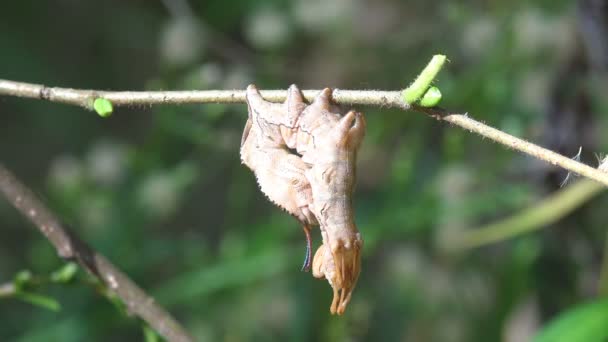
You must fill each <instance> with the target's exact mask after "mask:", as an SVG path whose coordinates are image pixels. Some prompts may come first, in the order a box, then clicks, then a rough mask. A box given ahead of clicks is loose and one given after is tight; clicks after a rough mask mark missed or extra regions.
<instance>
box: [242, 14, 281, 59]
mask: <svg viewBox="0 0 608 342" xmlns="http://www.w3.org/2000/svg"><path fill="white" fill-rule="evenodd" d="M290 31H291V28H290V26H289V21H288V20H287V17H286V16H285V14H284V13H282V12H280V11H278V10H276V9H273V8H263V9H260V10H258V11H256V12H254V13H253V14H252V15H251V16H250V17H249V19H248V21H247V26H246V31H245V34H246V35H247V39H248V40H249V41H250V42H251V43H252V44H253V45H254V46H256V47H259V48H263V49H265V48H274V47H277V46H280V45H281V44H284V43H285V42H286V41H287V39H288V38H289V34H290Z"/></svg>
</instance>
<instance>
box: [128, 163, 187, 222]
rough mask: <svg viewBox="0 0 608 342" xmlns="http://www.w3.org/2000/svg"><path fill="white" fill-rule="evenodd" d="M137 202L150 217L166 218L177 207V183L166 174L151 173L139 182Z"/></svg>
mask: <svg viewBox="0 0 608 342" xmlns="http://www.w3.org/2000/svg"><path fill="white" fill-rule="evenodd" d="M137 201H138V202H139V204H140V205H141V206H142V207H143V209H144V210H145V211H146V212H147V213H149V214H150V216H153V217H158V218H163V217H167V216H168V215H170V214H172V213H174V212H175V210H176V209H177V206H178V201H179V194H178V186H177V183H176V181H175V180H174V179H173V177H171V175H170V174H168V173H166V172H160V171H159V172H156V173H153V174H151V175H149V176H147V177H146V178H144V180H143V181H142V182H141V184H140V186H139V189H138V191H137Z"/></svg>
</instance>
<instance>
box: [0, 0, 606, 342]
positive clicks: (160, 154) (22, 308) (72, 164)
mask: <svg viewBox="0 0 608 342" xmlns="http://www.w3.org/2000/svg"><path fill="white" fill-rule="evenodd" d="M180 4H181V5H183V4H188V5H189V6H180ZM0 9H1V10H0V28H1V29H0V51H1V53H0V77H2V78H7V79H13V80H18V81H27V82H34V83H45V84H48V85H56V86H66V87H76V88H78V87H80V88H95V89H154V90H156V89H233V88H238V89H242V88H244V87H245V86H246V85H247V84H249V83H254V82H255V83H256V84H257V85H258V86H259V87H260V88H286V87H287V86H288V85H289V84H291V83H296V84H298V85H299V86H300V87H301V88H303V89H306V88H321V87H324V86H331V87H338V88H349V89H364V88H378V89H380V88H381V89H392V90H398V89H401V88H404V87H405V86H407V84H408V83H409V82H411V80H412V79H413V78H414V77H415V76H416V74H417V73H418V72H419V71H420V70H421V68H422V67H423V66H424V65H425V63H426V61H428V59H429V58H430V56H432V55H433V54H436V53H442V54H445V55H447V56H448V58H449V59H450V63H449V64H448V65H447V66H446V68H445V69H444V70H443V71H442V73H441V74H440V77H439V79H438V80H437V82H436V84H437V85H438V86H439V87H440V89H441V90H442V94H443V105H444V106H446V107H449V108H451V109H454V110H460V111H467V112H469V113H470V114H471V115H473V116H475V117H476V118H479V119H480V120H481V121H484V122H487V123H490V124H492V125H493V126H495V127H497V128H499V129H502V130H504V131H507V132H509V133H511V134H514V135H517V136H521V137H525V138H527V139H531V140H533V141H537V142H539V143H540V144H541V145H544V146H548V147H550V148H552V149H555V150H557V151H559V152H562V153H565V154H566V155H574V154H576V151H577V150H578V148H579V146H583V155H582V159H583V161H584V162H587V163H590V164H594V163H596V161H595V157H594V155H593V153H605V152H606V151H607V150H608V149H607V144H608V140H607V139H606V138H605V137H604V135H602V134H600V133H601V132H602V131H603V128H604V127H606V124H607V122H606V119H605V118H604V116H602V115H601V114H602V113H605V112H606V108H608V106H607V105H606V99H605V98H604V97H602V94H601V91H602V89H604V90H605V89H606V88H605V87H603V86H602V85H604V86H605V85H606V84H607V83H606V80H605V78H602V75H601V74H600V75H598V74H597V73H593V72H589V70H587V72H586V73H573V72H571V68H572V65H573V64H575V65H578V64H576V63H581V62H580V61H579V60H580V59H582V60H585V54H584V52H582V51H584V48H583V46H582V43H581V40H582V38H581V32H580V22H578V21H577V20H581V19H580V17H578V16H577V15H578V12H577V8H576V4H575V3H574V2H570V1H565V0H559V1H555V0H550V1H549V0H539V1H523V0H518V1H480V0H477V1H462V2H456V1H407V2H406V1H397V0H381V1H371V0H359V1H348V0H313V1H310V0H296V1H292V2H288V1H279V0H263V1H229V2H227V1H219V0H212V1H197V0H190V1H189V2H188V3H187V2H184V1H177V0H174V1H172V0H165V1H141V0H114V1H74V0H50V1H10V2H6V3H5V4H2V5H0ZM575 70H578V69H576V68H575ZM604 77H605V76H604ZM562 88H563V91H562V90H561V89H562ZM581 93H583V94H584V101H585V103H584V105H581V103H580V101H582V100H581V99H580V97H581V95H580V94H581ZM581 108H584V109H581ZM364 111H365V114H366V116H367V121H368V133H367V137H366V140H365V142H364V146H363V148H362V151H361V154H360V161H359V171H358V173H359V175H358V177H359V180H358V188H357V192H356V198H355V205H356V214H357V218H356V220H357V222H358V225H359V228H360V230H361V231H362V234H363V236H364V239H365V251H364V264H363V273H362V275H361V278H360V280H359V284H358V286H357V289H356V291H355V294H354V299H353V302H352V303H351V306H350V307H349V309H348V311H347V313H346V315H345V316H343V317H331V316H330V315H329V312H328V308H329V303H330V299H331V291H330V289H329V286H328V285H327V284H326V283H325V282H324V281H318V280H315V279H313V278H312V277H311V275H310V274H307V273H301V272H299V267H300V262H301V261H302V258H303V256H304V238H303V234H302V232H301V230H300V228H299V227H298V225H297V224H296V222H295V220H294V219H293V218H291V217H289V216H288V215H287V214H285V213H284V212H281V211H280V210H278V209H276V208H275V207H273V206H272V205H271V204H270V203H269V202H268V201H266V200H265V199H264V197H263V195H262V194H261V193H260V192H259V191H258V189H257V186H256V183H255V180H254V178H253V175H252V174H251V173H250V172H249V171H248V170H247V169H246V168H245V167H243V166H242V165H240V162H239V155H238V149H239V143H240V136H241V130H242V128H243V125H244V121H245V115H246V108H245V106H244V105H205V106H179V107H165V106H157V107H153V108H147V107H146V108H128V109H124V108H120V109H119V110H117V111H115V113H113V115H112V116H111V117H109V118H100V117H99V116H97V115H95V114H93V113H90V112H85V111H84V110H82V109H80V108H73V107H68V106H64V105H58V104H51V103H47V102H39V101H34V100H25V99H15V98H0V113H2V116H1V118H0V159H1V160H2V162H3V163H5V165H6V166H7V167H9V168H11V169H12V170H13V171H14V172H15V173H16V174H17V175H18V176H19V177H20V178H22V179H23V180H24V181H26V183H28V184H30V185H31V186H32V187H33V188H34V189H35V190H36V192H37V193H38V194H40V195H42V196H43V198H45V200H46V202H47V203H48V204H49V205H50V206H51V207H52V208H54V209H55V210H56V211H57V213H58V214H60V216H61V217H63V218H64V219H65V221H66V222H67V223H68V224H70V225H71V226H73V227H74V229H75V230H76V232H77V233H78V234H79V235H81V236H82V238H83V239H84V240H86V241H88V242H89V243H90V244H91V245H93V246H94V247H95V248H97V249H98V250H99V251H100V252H102V253H103V254H104V255H106V256H107V257H108V258H109V259H110V260H112V261H113V262H115V263H116V264H117V265H118V266H119V267H121V268H123V269H124V270H125V271H126V272H127V273H128V274H129V275H131V276H132V277H133V278H134V279H135V280H136V281H137V282H138V283H139V284H140V285H142V287H144V288H145V289H147V290H149V291H150V292H151V293H152V294H153V295H154V296H155V297H156V298H157V300H158V301H159V302H160V303H161V304H163V305H165V306H166V307H167V308H168V309H169V310H170V311H171V312H173V313H175V314H176V316H177V318H178V319H179V320H180V321H181V322H183V323H184V324H185V326H186V327H187V328H188V329H189V330H190V331H191V332H192V333H193V334H194V335H195V336H197V338H198V339H200V340H201V341H216V340H225V341H241V340H265V341H266V340H277V341H282V340H295V341H304V340H327V341H329V340H347V339H352V340H374V341H376V340H380V341H392V340H408V341H496V340H500V339H504V340H505V341H520V340H521V341H525V340H526V338H529V337H530V336H532V334H534V332H535V331H537V330H538V329H540V327H541V326H543V325H544V324H545V323H546V322H548V321H549V320H551V319H553V318H555V317H557V316H558V315H559V314H564V313H565V314H568V313H569V312H570V311H569V310H570V309H572V308H574V307H576V305H577V304H580V303H583V302H588V301H593V300H594V299H596V298H597V296H598V294H597V280H598V277H599V270H600V265H601V260H602V255H603V253H604V252H603V248H604V240H605V223H604V220H605V217H604V213H605V212H604V211H603V208H604V207H605V205H606V204H608V203H607V200H608V198H606V197H605V196H602V195H600V196H599V197H597V198H595V199H594V200H593V201H591V202H589V203H587V204H586V205H584V206H583V207H582V208H580V209H579V210H577V211H576V212H575V213H573V214H571V215H569V216H568V217H566V218H565V219H563V220H560V221H559V222H558V223H556V224H554V225H552V226H551V227H548V229H545V230H543V231H539V232H536V233H534V234H529V235H526V236H522V237H518V238H516V239H513V240H509V241H505V242H502V243H499V244H496V245H492V246H488V247H483V248H480V249H476V250H473V251H468V252H466V253H460V254H451V253H449V252H448V251H449V246H450V243H451V242H452V241H453V239H454V238H455V237H457V236H458V235H459V234H461V233H462V232H463V231H465V230H467V229H471V228H475V227H476V226H478V225H480V224H484V223H488V222H492V221H494V220H497V219H500V218H502V217H504V216H505V215H508V214H510V213H513V212H517V211H519V210H521V209H523V208H526V207H530V206H534V204H535V203H536V202H537V201H539V200H540V199H541V198H543V197H544V196H546V195H547V194H548V193H550V192H552V191H555V190H556V189H558V187H559V183H560V180H561V179H563V178H564V177H565V173H562V172H560V171H558V170H555V169H553V168H551V167H549V166H547V165H544V164H542V163H540V162H537V161H535V160H533V159H531V158H529V157H523V156H520V155H518V154H516V153H514V152H512V151H508V150H505V149H503V148H502V147H500V146H498V145H495V144H492V143H489V142H488V141H483V140H482V139H480V138H479V137H477V136H473V135H471V134H469V133H468V132H465V131H462V130H460V129H458V128H455V127H449V126H447V125H444V124H441V123H438V122H436V121H435V120H432V119H430V118H428V117H424V116H423V115H420V114H414V113H404V112H401V111H398V110H390V109H383V108H366V109H364ZM581 122H582V123H581ZM0 218H1V222H2V226H3V229H2V238H1V239H0V283H3V282H10V281H12V279H13V277H14V275H15V274H18V273H19V272H20V271H22V270H23V269H28V270H30V271H31V273H32V274H34V275H37V276H38V277H43V278H44V277H46V276H48V275H49V274H51V273H52V272H54V271H56V270H57V269H59V268H61V267H62V265H63V263H62V261H61V260H60V259H59V258H58V257H57V256H56V253H55V251H54V250H53V249H52V248H51V247H50V245H49V244H48V243H47V241H45V240H44V239H43V238H42V237H41V236H40V235H39V234H38V233H37V232H35V231H34V230H33V229H30V227H28V223H27V222H25V220H24V219H23V218H21V217H20V216H19V215H18V214H17V213H16V211H15V210H13V209H12V208H10V207H9V206H8V204H7V203H6V202H5V201H0ZM315 235H316V243H317V244H318V243H319V241H320V236H319V234H318V233H317V234H315ZM446 247H447V248H446ZM76 277H77V279H76V280H74V281H71V282H69V284H63V283H54V282H48V283H47V284H45V285H44V286H41V288H40V289H37V291H39V292H40V293H43V294H44V295H45V296H49V298H53V299H55V300H57V301H58V302H59V303H60V304H61V310H60V311H59V312H52V311H49V310H45V309H44V308H40V307H38V306H32V305H29V304H27V303H24V302H23V301H20V300H17V299H2V300H0V340H10V341H13V340H14V341H52V340H57V341H83V340H91V341H105V340H116V341H119V340H124V341H130V340H133V339H140V340H141V339H144V332H143V331H146V333H145V336H147V338H148V339H152V338H153V337H150V336H151V334H150V331H149V330H148V329H147V328H145V327H143V325H142V324H141V322H139V321H136V320H134V319H132V318H129V317H128V314H127V313H126V312H124V311H123V310H122V308H121V307H120V303H116V302H115V301H112V300H111V301H108V299H107V297H106V295H107V294H106V293H104V291H103V289H99V288H98V286H97V285H96V284H95V283H92V282H91V280H90V279H89V278H88V277H87V276H86V275H84V274H78V275H76ZM113 303H114V304H115V305H113ZM599 303H600V304H598V305H596V306H594V307H593V310H594V312H600V314H601V315H604V317H605V316H606V310H607V309H606V305H605V304H603V305H601V303H602V302H599ZM117 308H118V309H117ZM589 311H590V310H587V311H586V312H589ZM577 312H580V311H575V314H576V313H577ZM579 316H580V315H579ZM563 324H564V323H562V325H563ZM576 324H578V323H576ZM142 329H143V330H142ZM518 334H523V335H518ZM521 336H523V337H521ZM598 336H601V335H598ZM517 338H523V339H517Z"/></svg>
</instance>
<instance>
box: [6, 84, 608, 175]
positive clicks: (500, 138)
mask: <svg viewBox="0 0 608 342" xmlns="http://www.w3.org/2000/svg"><path fill="white" fill-rule="evenodd" d="M319 92H320V90H304V91H303V93H304V96H305V97H306V99H307V100H309V101H310V100H312V99H313V98H314V97H315V95H317V94H318V93H319ZM261 93H262V96H263V97H264V98H265V99H266V100H268V101H272V102H282V101H285V97H286V94H287V92H286V91H285V90H263V91H261ZM0 95H8V96H16V97H26V98H35V99H40V100H48V101H52V102H61V103H66V104H71V105H77V106H81V107H84V108H86V109H89V110H92V109H93V102H94V101H95V99H96V98H100V97H102V98H105V99H107V100H110V101H111V102H112V104H113V105H115V106H125V105H151V104H188V103H190V104H193V103H244V102H245V91H244V90H200V91H149V92H146V91H100V90H82V89H70V88H58V87H47V86H44V85H40V84H31V83H23V82H15V81H9V80H2V79H0ZM333 99H334V101H335V102H336V103H340V104H349V105H369V106H378V107H395V108H401V109H403V110H414V111H418V112H423V113H426V114H428V115H430V116H432V117H434V118H436V119H438V120H442V121H447V122H449V123H452V124H454V125H456V126H459V127H461V128H464V129H466V130H468V131H470V132H475V133H477V134H479V135H481V136H483V137H486V138H489V139H491V140H493V141H495V142H497V143H499V144H501V145H504V146H506V147H508V148H511V149H514V150H517V151H520V152H523V153H525V154H528V155H530V156H532V157H535V158H538V159H540V160H544V161H546V162H548V163H550V164H552V165H556V166H559V167H561V168H563V169H566V170H568V171H570V172H573V173H576V174H578V175H581V176H584V177H587V178H589V179H592V180H595V181H596V182H599V183H602V184H603V185H605V186H608V173H606V172H603V171H600V170H598V169H596V168H593V167H591V166H588V165H586V164H583V163H580V162H577V161H575V160H572V159H570V158H567V157H565V156H563V155H561V154H558V153H555V152H553V151H551V150H548V149H546V148H543V147H540V146H538V145H535V144H532V143H530V142H528V141H525V140H523V139H520V138H517V137H514V136H512V135H510V134H507V133H505V132H502V131H500V130H497V129H495V128H493V127H491V126H488V125H486V124H483V123H481V122H479V121H476V120H474V119H472V118H471V117H470V116H469V115H468V114H457V113H450V112H448V111H446V110H443V109H440V108H424V107H419V106H412V105H410V104H408V103H405V102H404V101H403V100H402V97H401V91H376V90H342V89H335V90H334V92H333Z"/></svg>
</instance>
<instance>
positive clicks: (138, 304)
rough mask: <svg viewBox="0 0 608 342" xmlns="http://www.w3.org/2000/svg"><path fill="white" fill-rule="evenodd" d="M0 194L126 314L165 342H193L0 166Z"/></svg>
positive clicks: (172, 319)
mask: <svg viewBox="0 0 608 342" xmlns="http://www.w3.org/2000/svg"><path fill="white" fill-rule="evenodd" d="M0 193H2V194H4V196H5V197H6V198H7V199H8V201H9V202H11V203H12V204H13V206H15V208H17V209H18V210H19V211H20V212H21V213H22V214H23V215H24V216H25V217H27V218H28V219H29V220H30V221H32V223H34V225H35V226H36V227H37V228H38V230H40V232H41V233H42V234H43V235H44V236H45V237H46V238H47V239H48V240H49V241H50V242H51V243H52V244H53V246H54V247H55V249H56V250H57V253H58V254H59V256H60V257H62V258H63V259H66V260H70V261H72V260H73V261H76V262H78V264H79V265H80V266H81V267H83V268H84V269H85V270H87V271H88V272H89V273H90V274H92V275H93V276H95V277H97V278H98V279H99V280H100V281H101V282H102V283H104V284H105V285H106V286H107V288H108V289H109V290H110V291H112V292H113V293H115V294H116V296H118V297H119V298H120V299H121V300H122V301H123V302H124V303H125V305H126V307H127V308H128V310H129V311H130V312H132V313H133V314H135V315H137V316H139V317H140V318H141V319H143V320H144V321H146V322H147V323H148V325H150V326H151V327H152V328H153V329H155V330H156V331H157V332H158V333H159V334H160V335H161V336H163V337H164V338H166V339H167V340H168V341H180V342H181V341H193V339H192V337H190V336H189V335H188V333H187V332H186V331H185V329H184V328H183V327H181V326H180V324H179V323H178V322H177V321H176V320H175V319H174V318H173V317H171V315H170V314H169V313H168V312H167V311H166V310H165V309H163V308H162V307H161V306H159V305H158V304H156V303H155V301H154V298H152V297H150V296H148V295H147V294H146V293H145V292H144V291H143V290H142V289H141V288H140V287H139V286H137V284H135V283H134V282H133V281H132V280H131V279H129V277H127V275H125V274H124V273H123V272H121V271H120V270H119V269H118V268H116V267H115V266H114V265H112V263H110V261H108V260H107V259H106V258H105V257H104V256H103V255H101V254H99V253H97V252H96V251H95V250H93V249H92V248H91V247H89V246H88V245H87V244H86V243H84V242H83V241H82V240H80V239H79V238H78V237H77V236H76V235H74V233H72V232H71V231H70V230H69V229H68V228H67V227H65V226H64V225H62V224H61V222H60V220H59V219H58V218H57V217H56V216H55V215H54V214H53V213H52V212H51V211H50V210H49V209H48V208H47V207H46V206H45V205H44V204H43V203H42V202H41V201H40V200H39V199H38V198H37V197H36V196H35V195H34V193H33V192H32V191H31V190H29V189H28V188H27V187H26V186H25V185H23V184H22V183H21V182H19V180H17V178H15V176H13V175H12V174H11V172H10V171H9V170H7V169H6V168H5V167H4V166H3V165H2V164H0Z"/></svg>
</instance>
